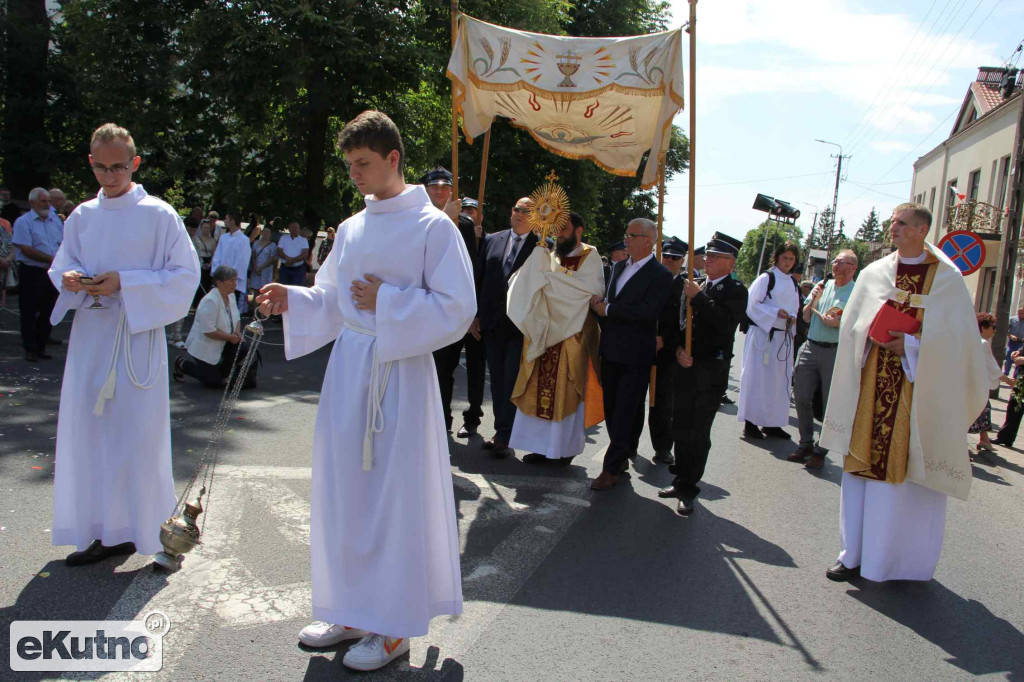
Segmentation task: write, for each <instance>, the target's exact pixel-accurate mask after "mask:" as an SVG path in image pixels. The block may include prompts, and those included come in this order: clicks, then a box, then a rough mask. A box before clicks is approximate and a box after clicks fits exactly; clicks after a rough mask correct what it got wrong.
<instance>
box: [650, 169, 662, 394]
mask: <svg viewBox="0 0 1024 682" xmlns="http://www.w3.org/2000/svg"><path fill="white" fill-rule="evenodd" d="M664 223H665V159H664V157H662V158H661V159H659V161H658V241H657V243H656V244H655V245H654V249H655V255H656V257H657V259H658V262H661V242H662V241H663V240H664V239H665V235H664V231H663V229H662V228H663V226H664ZM657 383H658V368H657V367H656V366H652V367H651V387H650V393H649V395H650V398H649V399H648V404H649V405H650V406H651V407H654V393H655V388H656V385H657Z"/></svg>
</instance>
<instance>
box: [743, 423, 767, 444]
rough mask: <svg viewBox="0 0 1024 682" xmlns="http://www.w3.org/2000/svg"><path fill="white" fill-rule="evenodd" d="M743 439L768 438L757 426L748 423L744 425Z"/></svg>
mask: <svg viewBox="0 0 1024 682" xmlns="http://www.w3.org/2000/svg"><path fill="white" fill-rule="evenodd" d="M743 437H744V438H749V439H750V440H764V439H765V438H767V436H766V435H764V434H763V433H761V429H759V428H757V424H755V423H753V422H746V423H744V424H743Z"/></svg>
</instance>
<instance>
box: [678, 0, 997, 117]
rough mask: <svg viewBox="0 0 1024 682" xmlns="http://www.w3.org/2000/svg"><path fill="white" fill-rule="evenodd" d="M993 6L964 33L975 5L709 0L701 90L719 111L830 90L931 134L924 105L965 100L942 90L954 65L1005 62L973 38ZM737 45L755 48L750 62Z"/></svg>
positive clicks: (681, 10)
mask: <svg viewBox="0 0 1024 682" xmlns="http://www.w3.org/2000/svg"><path fill="white" fill-rule="evenodd" d="M992 2H993V3H994V2H997V0H992ZM671 4H672V8H673V12H674V16H675V17H676V23H677V24H682V23H684V21H685V19H686V17H688V8H687V3H686V2H685V1H684V0H673V1H672V3H671ZM969 4H970V8H973V7H975V4H974V3H969ZM992 6H993V5H991V4H989V2H988V0H983V5H981V6H980V7H978V10H977V11H976V12H975V13H974V15H973V16H971V18H970V21H969V22H967V23H966V29H965V30H963V31H961V32H960V34H959V35H957V29H960V28H961V26H964V25H965V24H964V22H965V21H967V18H968V15H969V14H970V8H968V6H967V5H966V4H965V5H963V7H962V8H961V11H959V12H958V13H953V14H949V13H947V15H943V16H939V15H938V14H933V15H931V16H928V17H927V19H925V17H924V16H921V17H917V16H908V15H905V14H900V13H860V12H859V11H858V10H859V8H858V7H857V6H855V5H853V4H852V3H849V2H847V1H846V0H817V1H816V2H809V1H808V0H775V1H774V2H770V3H769V2H764V1H763V0H761V1H757V0H715V1H714V2H707V3H701V4H700V5H698V21H697V28H698V30H697V36H698V57H697V68H698V76H697V79H698V80H697V86H698V97H699V98H700V100H701V106H702V107H706V108H707V109H708V110H711V111H714V110H716V109H717V108H718V107H720V106H722V105H723V104H724V101H725V100H727V99H728V98H730V97H735V96H742V95H748V94H751V93H760V92H788V93H800V92H826V93H830V94H833V95H835V96H837V97H839V98H841V99H843V100H845V101H848V102H851V103H853V104H854V105H857V106H860V107H870V110H869V111H868V112H867V117H868V120H867V123H868V125H870V126H872V127H877V128H880V129H881V130H893V129H896V128H901V129H906V131H907V132H909V133H917V132H927V130H930V128H929V127H928V125H929V123H931V124H932V125H934V120H935V119H934V116H933V115H930V114H926V113H925V112H924V111H923V109H925V108H930V107H936V106H945V107H948V106H951V105H953V104H955V103H959V100H956V99H955V98H951V97H950V96H949V95H948V94H946V95H943V94H940V93H936V92H934V89H936V88H938V89H940V90H941V89H942V88H943V87H947V86H949V85H951V84H952V83H953V80H952V78H953V72H954V71H957V70H961V69H973V68H975V67H977V66H978V65H980V64H985V63H1001V62H1002V59H1001V58H1000V57H999V56H998V54H997V52H996V50H995V46H994V45H990V44H986V43H982V42H979V41H978V40H970V41H968V40H967V39H966V38H967V36H968V35H970V32H971V31H973V30H974V28H975V27H976V26H977V25H978V24H979V23H980V22H981V20H982V19H983V18H984V17H985V16H986V14H987V13H988V10H989V9H991V8H992ZM919 27H920V31H919V30H918V29H919ZM933 28H934V29H938V30H931V29H933ZM738 45H742V46H743V50H744V52H743V54H744V55H745V56H746V55H749V58H746V57H745V58H744V61H743V62H742V63H743V66H739V64H740V61H739V60H738V59H737V58H736V56H737V51H736V50H735V49H734V46H738ZM747 64H750V66H748V65H747Z"/></svg>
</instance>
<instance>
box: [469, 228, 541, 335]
mask: <svg viewBox="0 0 1024 682" xmlns="http://www.w3.org/2000/svg"><path fill="white" fill-rule="evenodd" d="M511 235H512V230H511V229H508V230H502V231H501V232H495V233H494V234H488V235H484V243H483V245H482V246H481V247H480V262H479V265H478V266H477V267H478V268H479V278H478V279H479V282H480V290H479V292H478V294H477V301H476V303H477V315H478V317H479V318H480V328H481V329H482V330H483V331H484V332H485V333H497V334H498V335H500V336H503V337H504V336H509V335H513V336H514V335H521V332H520V331H519V329H518V328H517V327H516V326H515V325H514V324H512V320H510V319H508V312H507V311H508V302H507V299H508V280H509V278H511V277H512V273H514V272H515V271H516V270H518V269H519V268H520V267H521V266H522V265H523V263H525V262H526V259H527V258H529V257H530V253H532V252H533V247H534V246H536V245H537V235H536V234H535V233H534V232H533V231H532V230H531V231H530V232H527V233H526V235H525V241H523V243H522V244H520V245H519V253H518V254H517V255H516V260H515V263H513V265H512V270H511V271H510V272H509V274H508V277H506V276H505V274H504V272H503V270H502V268H503V266H504V265H505V247H506V246H507V245H508V240H509V239H511V238H512V237H511Z"/></svg>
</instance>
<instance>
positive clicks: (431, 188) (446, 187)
mask: <svg viewBox="0 0 1024 682" xmlns="http://www.w3.org/2000/svg"><path fill="white" fill-rule="evenodd" d="M420 183H421V184H422V185H423V186H424V188H425V189H426V190H427V196H429V197H430V203H432V204H433V205H434V207H435V208H438V209H440V210H442V211H445V212H446V213H447V214H448V217H450V218H452V219H453V220H454V221H455V225H456V227H458V229H459V234H460V235H462V241H463V243H465V245H466V251H467V252H468V253H469V260H470V262H472V263H473V272H474V274H475V273H477V272H478V268H477V263H478V261H479V259H480V243H481V241H482V240H481V239H480V238H479V237H478V236H477V234H478V232H479V233H482V230H481V229H480V226H479V224H476V223H475V222H474V220H473V218H472V216H470V215H467V214H466V213H465V211H466V208H467V207H470V208H471V210H472V211H473V212H474V215H476V214H478V213H479V210H478V208H479V204H478V203H477V202H476V200H475V199H463V200H462V202H461V204H460V202H459V201H458V198H457V197H456V198H453V197H452V174H451V173H450V172H449V171H448V169H446V168H442V167H441V166H437V167H436V168H434V169H433V170H430V171H427V172H426V173H425V174H424V175H423V177H421V178H420ZM460 208H461V210H462V211H463V212H460ZM453 215H454V217H453ZM476 286H477V289H479V288H480V281H479V277H477V282H476ZM463 347H465V348H466V382H467V389H468V390H467V394H468V398H469V409H467V410H466V411H464V412H463V413H462V418H463V424H462V428H461V429H459V437H460V438H466V437H468V436H469V434H471V433H476V429H477V426H479V425H480V418H481V417H483V415H484V411H483V402H484V347H483V342H482V341H481V339H480V324H479V322H477V321H476V320H474V321H473V324H472V325H471V326H470V328H469V331H468V332H466V335H465V336H463V337H462V338H461V339H459V340H458V341H456V342H455V343H453V344H451V345H448V346H445V347H444V348H439V349H437V350H436V351H434V365H435V367H436V369H437V383H438V384H439V385H440V387H441V407H442V409H443V410H444V423H445V426H446V428H447V429H448V431H449V432H451V430H452V393H453V392H454V389H455V370H456V368H458V366H459V359H460V358H461V357H462V348H463Z"/></svg>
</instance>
